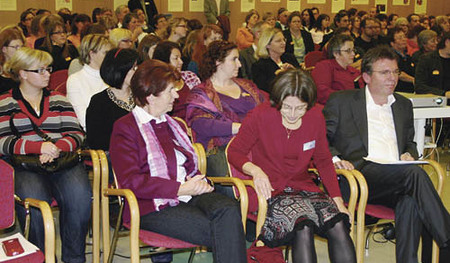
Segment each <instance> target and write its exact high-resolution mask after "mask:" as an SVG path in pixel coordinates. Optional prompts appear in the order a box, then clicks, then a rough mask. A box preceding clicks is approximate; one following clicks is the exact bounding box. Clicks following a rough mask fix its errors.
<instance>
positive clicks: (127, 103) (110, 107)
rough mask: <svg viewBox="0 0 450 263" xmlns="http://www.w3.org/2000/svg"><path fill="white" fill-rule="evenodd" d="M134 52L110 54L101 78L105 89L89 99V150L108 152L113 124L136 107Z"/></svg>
mask: <svg viewBox="0 0 450 263" xmlns="http://www.w3.org/2000/svg"><path fill="white" fill-rule="evenodd" d="M138 57H139V55H138V53H137V51H135V50H134V49H129V48H128V49H119V48H114V49H111V50H109V51H108V52H107V53H106V55H105V59H104V60H103V63H102V66H101V67H100V76H101V78H102V79H103V81H104V83H106V85H107V88H106V89H104V90H103V91H101V92H99V93H97V94H95V95H93V96H92V98H91V100H90V102H89V106H88V107H87V110H86V135H87V142H88V145H89V147H91V148H92V149H101V150H104V151H109V140H110V138H111V133H112V130H113V125H114V122H115V121H116V120H118V119H120V118H121V117H123V116H125V115H127V114H128V113H129V112H130V111H132V110H133V108H134V106H135V103H134V100H133V98H132V96H133V94H131V88H130V81H131V78H132V77H133V75H134V72H135V71H136V69H137V60H138Z"/></svg>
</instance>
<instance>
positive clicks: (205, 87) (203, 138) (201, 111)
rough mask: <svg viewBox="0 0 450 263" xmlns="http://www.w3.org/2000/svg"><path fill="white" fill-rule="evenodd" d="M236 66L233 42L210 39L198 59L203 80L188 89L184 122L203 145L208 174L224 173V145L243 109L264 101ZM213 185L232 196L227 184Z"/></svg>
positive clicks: (236, 128)
mask: <svg viewBox="0 0 450 263" xmlns="http://www.w3.org/2000/svg"><path fill="white" fill-rule="evenodd" d="M240 67H241V62H240V61H239V52H238V49H237V46H236V45H235V44H232V43H229V42H227V41H223V40H219V41H214V42H212V43H211V44H209V46H208V49H207V51H206V53H205V55H204V56H203V60H202V62H201V63H200V77H201V79H202V80H203V82H202V84H200V85H198V86H197V87H195V88H193V89H192V90H191V94H190V95H189V97H188V100H187V112H186V119H187V123H188V124H189V126H190V127H192V129H193V131H194V132H195V134H196V136H195V138H196V141H197V142H199V143H201V144H202V145H203V147H204V148H205V149H206V156H207V167H206V168H207V171H206V175H208V176H226V175H227V174H228V166H227V161H226V158H225V147H226V146H227V144H228V142H229V141H230V139H231V138H232V137H233V136H234V135H236V134H237V133H238V131H239V128H240V127H241V122H242V120H243V119H244V118H245V116H246V115H247V113H248V112H249V111H250V110H252V109H253V108H254V107H255V106H256V105H258V104H260V103H262V102H263V101H264V96H263V93H262V92H260V91H259V90H258V88H257V87H256V86H255V84H254V83H253V82H251V81H249V80H247V79H239V78H236V77H237V75H238V71H239V68H240ZM216 189H217V190H218V191H220V192H222V193H224V194H226V195H228V196H231V197H234V195H233V190H232V189H231V187H225V188H222V187H219V186H217V187H216Z"/></svg>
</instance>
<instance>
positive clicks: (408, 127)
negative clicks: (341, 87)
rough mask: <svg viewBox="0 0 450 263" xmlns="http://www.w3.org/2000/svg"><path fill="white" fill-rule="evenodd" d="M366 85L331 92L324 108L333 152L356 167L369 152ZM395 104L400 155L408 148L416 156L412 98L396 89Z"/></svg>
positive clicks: (393, 110)
mask: <svg viewBox="0 0 450 263" xmlns="http://www.w3.org/2000/svg"><path fill="white" fill-rule="evenodd" d="M365 90H366V89H365V88H363V89H359V90H345V91H339V92H335V93H332V94H331V95H330V98H329V99H328V101H327V104H326V105H325V108H324V109H323V113H324V116H325V119H326V124H327V137H328V143H329V145H330V151H331V154H332V155H333V156H339V157H340V158H341V159H343V160H347V161H350V162H351V163H352V164H353V165H354V166H355V168H356V169H361V167H362V166H363V164H364V160H363V157H366V156H367V155H368V125H367V110H366V94H365ZM394 97H395V102H394V103H393V104H392V106H391V107H392V114H393V117H394V124H395V132H396V134H397V146H398V150H399V158H400V155H401V154H403V153H405V152H409V153H410V154H411V155H412V156H413V157H414V158H415V159H417V157H418V154H417V148H416V143H415V142H414V141H413V140H414V122H413V109H412V104H411V102H410V101H409V100H408V99H406V98H405V97H403V96H401V95H398V94H396V93H394Z"/></svg>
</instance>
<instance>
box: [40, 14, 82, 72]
mask: <svg viewBox="0 0 450 263" xmlns="http://www.w3.org/2000/svg"><path fill="white" fill-rule="evenodd" d="M42 26H43V27H44V30H45V38H44V42H43V43H42V45H41V46H39V49H40V50H44V51H47V52H48V53H50V55H52V58H53V63H52V65H51V66H52V68H53V71H58V70H62V69H68V68H69V65H70V62H71V61H72V60H73V59H75V58H77V57H78V55H79V54H78V50H77V49H76V47H75V46H74V45H72V43H70V42H68V41H67V32H66V29H65V27H64V21H63V19H62V18H61V17H60V16H59V15H49V16H47V17H46V18H45V19H44V21H43V23H42Z"/></svg>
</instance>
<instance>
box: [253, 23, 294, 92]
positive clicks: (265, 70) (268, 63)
mask: <svg viewBox="0 0 450 263" xmlns="http://www.w3.org/2000/svg"><path fill="white" fill-rule="evenodd" d="M285 51H286V40H285V38H284V36H283V33H282V32H281V30H280V29H278V28H267V29H265V30H264V31H263V32H262V34H261V37H260V38H259V41H258V46H257V48H256V56H257V57H258V58H259V59H258V61H256V62H255V63H254V64H253V65H252V80H253V82H254V83H255V84H256V86H258V88H259V89H261V90H264V91H266V92H268V93H270V91H271V85H270V83H271V82H272V80H273V79H275V77H276V75H278V74H279V73H280V72H282V71H283V70H286V69H289V68H294V67H295V68H299V67H300V65H299V64H298V62H297V60H296V59H295V57H294V55H293V54H292V53H287V52H286V53H285Z"/></svg>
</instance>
